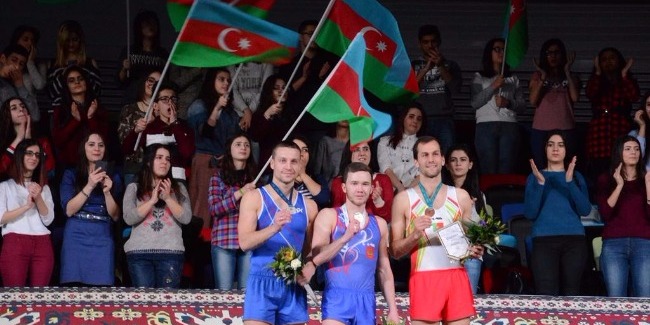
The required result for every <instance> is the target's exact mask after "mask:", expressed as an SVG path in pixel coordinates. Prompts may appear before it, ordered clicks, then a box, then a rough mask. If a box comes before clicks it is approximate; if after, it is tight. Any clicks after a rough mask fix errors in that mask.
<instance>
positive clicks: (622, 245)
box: [600, 238, 650, 297]
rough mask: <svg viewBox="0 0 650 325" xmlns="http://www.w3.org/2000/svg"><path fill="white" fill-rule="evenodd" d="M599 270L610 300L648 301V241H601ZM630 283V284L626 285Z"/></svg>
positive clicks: (649, 279) (649, 258)
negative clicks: (629, 288) (601, 272)
mask: <svg viewBox="0 0 650 325" xmlns="http://www.w3.org/2000/svg"><path fill="white" fill-rule="evenodd" d="M600 267H601V269H602V271H603V278H604V279H605V287H607V295H608V296H610V297H627V296H628V287H629V286H628V284H631V289H632V292H631V295H630V296H633V297H650V240H649V239H642V238H612V239H604V240H603V251H602V253H601V255H600ZM629 280H631V283H629Z"/></svg>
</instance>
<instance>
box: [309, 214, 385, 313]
mask: <svg viewBox="0 0 650 325" xmlns="http://www.w3.org/2000/svg"><path fill="white" fill-rule="evenodd" d="M336 211H337V213H338V215H337V218H336V225H335V226H334V229H333V231H332V235H331V238H330V240H331V241H332V242H333V241H335V240H337V239H338V238H340V237H341V236H343V234H345V230H346V229H347V225H346V223H347V222H346V220H349V219H348V217H347V215H346V213H345V210H343V209H342V208H338V209H336ZM379 245H381V231H380V230H379V225H378V223H377V218H376V217H375V216H373V215H369V216H368V225H367V226H366V227H365V228H363V229H362V230H360V231H359V232H358V233H357V234H356V235H354V237H352V239H350V241H349V242H348V243H347V244H345V246H343V248H342V249H341V250H340V251H339V252H338V254H337V255H336V256H335V257H334V258H333V259H332V260H330V261H329V262H328V263H327V264H326V266H327V270H326V271H325V279H326V280H325V291H324V292H323V304H322V312H323V319H334V320H337V321H339V322H342V323H344V324H350V325H357V324H358V325H362V324H376V323H377V322H376V319H375V310H376V300H375V290H374V288H375V271H376V269H377V259H378V257H379Z"/></svg>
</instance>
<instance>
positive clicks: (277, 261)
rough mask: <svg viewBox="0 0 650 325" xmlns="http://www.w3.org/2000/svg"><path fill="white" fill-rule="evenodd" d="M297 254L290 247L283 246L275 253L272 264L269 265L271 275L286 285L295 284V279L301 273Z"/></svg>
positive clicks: (300, 263)
mask: <svg viewBox="0 0 650 325" xmlns="http://www.w3.org/2000/svg"><path fill="white" fill-rule="evenodd" d="M300 258H301V256H300V253H298V252H297V251H296V250H295V249H294V248H293V247H291V246H284V247H282V248H280V250H279V251H278V252H277V253H275V256H274V257H273V262H271V264H270V265H269V267H270V268H271V270H273V274H275V276H276V277H278V278H279V279H281V280H282V281H284V283H286V284H287V285H289V284H292V283H296V277H297V276H298V275H299V274H300V272H302V260H301V259H300Z"/></svg>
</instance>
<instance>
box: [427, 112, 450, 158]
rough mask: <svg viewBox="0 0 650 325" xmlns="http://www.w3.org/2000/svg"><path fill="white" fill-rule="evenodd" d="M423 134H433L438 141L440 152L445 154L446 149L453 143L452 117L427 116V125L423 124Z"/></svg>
mask: <svg viewBox="0 0 650 325" xmlns="http://www.w3.org/2000/svg"><path fill="white" fill-rule="evenodd" d="M424 127H426V129H425V131H426V132H425V134H426V135H430V136H434V137H436V139H438V141H440V148H441V149H442V153H443V154H446V153H447V150H449V148H451V146H452V145H453V144H454V138H455V135H456V131H455V129H456V127H455V125H454V119H453V118H451V117H431V116H427V125H425V126H424Z"/></svg>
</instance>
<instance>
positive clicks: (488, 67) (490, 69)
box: [481, 37, 510, 78]
mask: <svg viewBox="0 0 650 325" xmlns="http://www.w3.org/2000/svg"><path fill="white" fill-rule="evenodd" d="M496 42H501V43H504V44H505V42H506V41H505V40H504V39H503V38H500V37H497V38H493V39H491V40H489V41H488V42H487V43H486V44H485V48H483V57H482V58H481V76H483V77H486V78H492V77H494V76H496V75H497V74H498V72H496V71H494V62H493V61H492V51H494V43H496ZM503 59H504V60H505V59H506V58H505V55H504V58H503ZM503 76H504V77H509V76H510V66H508V64H507V63H506V64H505V66H504V68H503Z"/></svg>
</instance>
